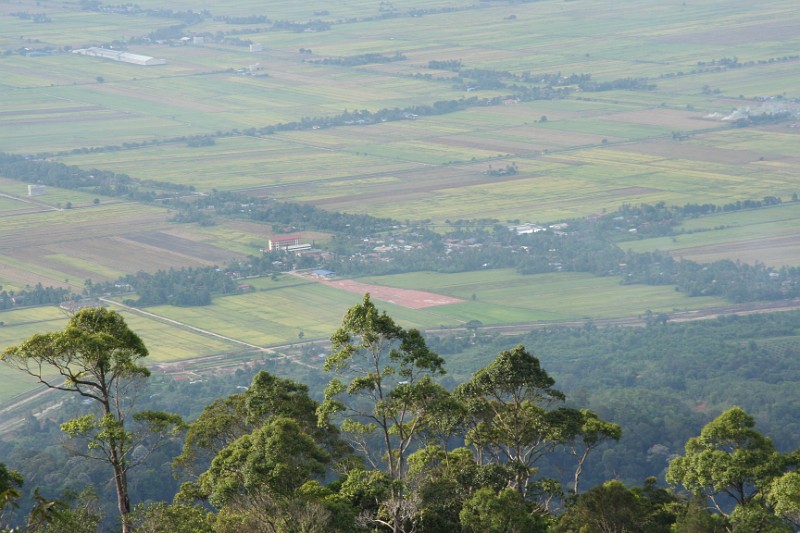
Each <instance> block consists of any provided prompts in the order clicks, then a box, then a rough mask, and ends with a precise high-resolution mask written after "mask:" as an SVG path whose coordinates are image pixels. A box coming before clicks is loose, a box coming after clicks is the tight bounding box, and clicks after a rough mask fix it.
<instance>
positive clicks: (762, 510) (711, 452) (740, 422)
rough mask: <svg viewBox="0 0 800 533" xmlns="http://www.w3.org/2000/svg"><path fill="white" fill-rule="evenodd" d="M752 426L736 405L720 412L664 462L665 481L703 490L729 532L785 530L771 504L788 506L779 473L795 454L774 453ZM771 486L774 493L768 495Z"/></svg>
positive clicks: (793, 464) (791, 463) (790, 465)
mask: <svg viewBox="0 0 800 533" xmlns="http://www.w3.org/2000/svg"><path fill="white" fill-rule="evenodd" d="M754 426H755V420H754V419H753V417H752V416H750V415H748V414H747V413H746V412H745V411H744V410H743V409H741V408H740V407H733V408H731V409H729V410H728V411H726V412H724V413H722V414H721V415H720V416H719V417H717V418H716V419H715V420H713V421H712V422H710V423H708V424H707V425H706V426H705V427H704V428H703V430H702V431H701V432H700V436H698V437H693V438H691V439H689V441H688V442H687V443H686V452H685V455H683V456H681V457H677V458H675V459H673V460H672V462H671V463H670V466H669V471H668V472H667V480H668V481H669V482H670V483H676V484H677V483H680V484H681V485H683V486H684V487H686V488H687V489H688V490H690V491H692V492H698V493H704V494H705V495H706V496H707V497H708V499H709V500H710V501H711V503H712V505H713V506H714V508H715V509H716V510H717V512H719V513H720V514H721V515H723V516H725V517H727V518H728V519H729V520H730V523H731V524H732V525H733V530H734V531H742V532H743V531H776V532H777V531H790V530H791V529H790V528H789V526H788V525H787V523H786V522H785V521H784V520H782V519H781V516H779V515H778V514H776V510H775V509H773V507H772V504H773V503H778V504H781V509H782V510H791V505H792V504H791V497H790V498H788V500H787V499H785V496H787V491H786V489H790V490H789V492H791V487H792V485H793V483H792V478H791V477H789V478H787V477H785V474H786V473H787V472H786V471H787V469H790V468H796V467H797V465H798V463H797V457H795V455H796V454H782V453H779V452H777V451H776V450H775V447H774V445H773V444H772V441H771V440H770V439H769V438H767V437H765V436H763V435H762V434H761V433H760V432H758V431H757V430H755V429H754ZM786 480H788V481H789V483H788V484H784V482H785V481H786ZM772 489H778V491H779V492H778V493H777V494H775V495H773V494H771V492H770V491H771V490H772ZM726 498H730V499H731V500H732V501H733V503H734V504H735V507H734V509H733V511H732V512H728V510H727V509H728V508H727V507H726V503H727V502H726ZM784 503H786V504H788V507H784V506H783V504H784ZM787 518H791V516H787ZM761 528H764V529H761Z"/></svg>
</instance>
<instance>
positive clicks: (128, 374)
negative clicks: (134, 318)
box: [2, 307, 182, 533]
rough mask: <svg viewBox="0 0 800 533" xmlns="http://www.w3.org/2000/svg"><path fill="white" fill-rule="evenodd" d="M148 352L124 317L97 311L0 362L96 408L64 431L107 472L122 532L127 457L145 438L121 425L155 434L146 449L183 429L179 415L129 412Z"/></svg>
mask: <svg viewBox="0 0 800 533" xmlns="http://www.w3.org/2000/svg"><path fill="white" fill-rule="evenodd" d="M147 353H148V352H147V348H145V345H144V343H143V342H142V340H141V339H140V338H139V336H138V335H136V333H134V332H133V331H132V330H131V329H129V328H128V326H127V324H125V320H124V319H123V317H122V315H120V314H119V313H116V312H115V311H109V310H107V309H105V308H102V307H97V308H87V309H82V310H81V311H79V312H78V313H76V314H74V315H73V316H72V317H71V318H70V320H69V322H68V323H67V326H66V327H65V328H64V329H63V330H62V331H57V332H52V333H44V334H36V335H34V336H32V337H31V338H30V339H28V340H26V341H25V342H23V343H22V344H20V345H18V346H12V347H10V348H7V349H6V350H5V352H3V355H2V360H3V361H5V362H7V363H9V364H11V365H12V366H14V367H16V368H18V369H20V370H22V371H24V372H26V373H28V374H30V375H31V376H33V377H35V378H36V379H37V380H38V381H39V382H40V383H42V384H44V385H45V386H47V387H49V388H51V389H57V390H61V391H66V392H70V393H75V394H78V395H80V396H83V397H84V398H87V399H89V400H92V401H94V402H95V403H96V405H97V406H99V408H100V413H99V415H100V416H97V415H95V414H88V415H86V416H83V417H79V418H77V419H74V420H70V421H68V422H66V423H65V424H63V425H62V430H64V431H65V432H66V433H68V434H69V435H70V436H73V437H85V438H86V439H87V440H88V441H89V442H88V452H87V453H86V455H87V456H90V457H93V458H97V459H101V460H103V461H106V462H108V464H109V465H110V466H111V468H112V470H113V472H114V485H115V488H116V493H117V508H118V509H119V513H120V517H121V519H122V531H123V533H128V532H130V531H131V526H130V523H129V520H128V514H129V513H130V511H131V501H130V496H129V494H128V471H129V470H130V468H131V467H133V466H135V464H137V462H133V461H132V460H131V459H130V452H131V451H132V450H133V449H134V448H135V447H136V446H137V445H138V444H140V442H141V441H140V440H139V437H141V438H144V437H143V435H144V433H143V434H138V435H137V434H134V433H133V432H131V431H130V430H129V429H128V428H127V427H126V424H127V423H128V422H129V418H132V419H133V421H134V422H136V423H141V424H142V425H143V426H145V428H146V430H147V434H148V436H153V435H155V440H151V441H149V442H147V444H149V449H150V450H152V449H154V447H155V445H156V444H157V442H158V441H159V440H160V439H161V438H163V437H165V436H167V435H168V434H170V433H171V432H172V431H173V430H175V429H176V428H179V427H180V426H181V425H182V422H181V420H180V418H179V417H177V416H176V415H169V414H167V413H160V412H151V411H148V412H142V413H135V414H134V413H133V412H132V409H133V405H134V402H133V398H135V395H136V394H135V393H136V386H137V385H139V384H141V382H142V380H143V379H144V378H147V377H148V376H149V375H150V371H149V370H148V369H147V368H145V367H144V366H143V365H142V364H141V359H143V358H144V357H146V356H147ZM53 376H55V377H53Z"/></svg>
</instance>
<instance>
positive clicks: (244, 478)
mask: <svg viewBox="0 0 800 533" xmlns="http://www.w3.org/2000/svg"><path fill="white" fill-rule="evenodd" d="M317 406H318V405H317V402H315V401H314V400H313V399H311V397H310V396H309V395H308V387H306V386H305V385H303V384H301V383H297V382H294V381H291V380H288V379H282V378H279V377H276V376H273V375H272V374H269V373H267V372H259V373H258V374H256V376H255V377H254V378H253V381H252V383H251V385H250V387H248V389H247V390H246V391H245V392H243V393H240V394H234V395H232V396H230V397H228V398H226V399H224V400H219V401H216V402H214V403H213V404H212V405H210V406H208V407H207V408H206V409H205V410H204V411H203V413H202V414H201V415H200V417H199V418H198V419H197V420H196V421H195V422H194V423H193V424H192V426H191V428H190V430H189V432H188V433H187V438H186V443H185V445H184V448H183V453H182V454H181V456H180V457H179V458H178V460H177V461H176V465H177V466H182V467H187V468H186V470H187V471H188V472H189V473H192V472H193V471H194V470H195V469H198V467H200V468H203V469H204V470H205V471H204V472H203V473H201V474H200V475H199V477H198V478H197V481H196V482H190V483H185V484H184V485H183V487H182V488H181V491H180V493H179V494H178V497H177V499H178V501H180V502H187V501H192V500H200V501H202V502H203V503H210V504H211V505H213V506H214V507H215V508H216V509H217V510H218V513H217V516H216V519H215V527H216V528H217V530H218V531H229V530H243V529H249V530H254V531H265V532H286V531H318V530H319V531H328V530H332V529H336V530H342V531H344V530H346V529H347V528H346V527H345V526H342V522H345V521H346V516H345V515H347V509H345V510H344V511H343V512H340V511H342V510H341V509H339V508H337V505H336V503H337V502H338V501H339V500H337V501H336V502H333V501H332V500H336V498H335V497H333V496H332V494H333V493H332V492H331V491H329V490H327V488H326V487H323V486H321V485H320V484H319V481H320V480H322V479H324V478H326V477H327V476H329V475H330V474H331V466H332V465H334V464H335V463H336V462H337V461H339V460H340V459H343V458H344V457H346V456H347V455H348V454H349V452H350V448H349V446H347V445H346V443H344V442H342V441H341V439H340V438H339V435H338V431H337V430H336V429H335V428H332V427H331V428H320V427H318V425H317V415H316V409H317ZM350 514H352V516H353V519H354V516H355V513H354V512H351V513H350ZM351 521H352V520H351ZM334 524H336V525H334ZM237 528H239V529H237ZM303 528H305V529H303Z"/></svg>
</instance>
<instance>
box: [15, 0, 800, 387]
mask: <svg viewBox="0 0 800 533" xmlns="http://www.w3.org/2000/svg"><path fill="white" fill-rule="evenodd" d="M136 5H137V6H139V8H141V9H142V10H146V9H150V8H156V7H161V4H160V3H159V2H158V1H156V0H144V2H138V3H137V4H136ZM84 7H85V6H83V4H82V3H78V2H62V3H57V2H52V1H50V0H42V1H35V0H19V1H17V2H14V3H0V17H2V18H1V20H3V24H2V25H0V53H1V54H3V55H2V57H3V61H2V62H0V151H4V152H12V153H18V154H26V155H31V156H36V157H47V158H49V159H50V160H52V161H58V162H63V163H66V164H69V165H78V166H80V167H82V168H86V169H90V168H98V169H103V170H110V171H114V172H121V173H126V174H128V175H130V176H131V177H133V178H136V179H139V180H156V181H160V182H169V183H174V184H180V185H192V186H194V187H195V188H196V189H197V191H198V192H199V193H207V192H210V191H212V190H215V189H216V190H221V191H239V192H242V193H247V194H253V195H258V196H268V197H271V198H276V199H281V200H290V201H296V202H308V203H312V204H314V205H316V206H318V207H321V208H324V209H329V210H340V211H345V212H351V213H367V214H370V215H375V216H385V217H393V218H395V219H397V220H401V221H405V220H430V221H431V222H433V223H434V224H436V223H442V222H443V221H446V220H458V219H464V220H468V219H477V218H488V219H497V220H500V221H506V220H513V219H519V220H521V221H531V222H541V223H545V222H554V221H558V220H562V219H566V218H573V217H585V216H590V215H597V214H600V213H604V212H613V211H614V210H616V209H617V208H618V207H619V206H620V205H621V204H623V203H627V204H639V203H651V204H655V203H658V202H664V203H666V204H676V205H683V204H686V203H714V204H717V205H724V204H727V203H731V202H736V201H738V200H742V201H743V200H760V199H762V198H764V197H766V196H776V197H779V198H781V199H782V200H783V202H784V204H783V205H782V206H780V207H778V208H771V209H759V210H751V211H741V212H735V213H725V214H720V215H716V216H713V217H704V218H701V219H695V220H690V221H687V222H685V223H684V225H683V229H684V230H685V233H683V234H681V235H678V236H677V237H674V238H662V239H642V240H634V241H626V242H625V243H623V245H622V246H623V248H630V249H632V250H635V251H652V250H664V251H669V252H670V253H672V254H673V255H675V256H676V257H684V258H688V259H694V260H698V261H713V260H717V259H723V258H731V259H738V260H742V261H746V262H755V261H761V262H764V263H767V264H769V265H774V266H797V265H798V264H800V244H799V243H800V230H797V229H796V228H798V227H800V206H798V204H797V203H796V202H789V199H790V198H791V197H792V195H793V194H794V193H798V192H800V185H798V178H797V169H798V168H800V128H798V127H796V126H797V124H798V123H800V122H793V121H785V122H781V123H778V124H773V125H762V126H753V127H747V128H737V127H734V126H733V125H732V123H731V121H730V120H723V118H724V117H725V116H726V115H730V114H731V113H732V112H733V111H734V110H737V109H744V108H749V109H750V110H753V111H754V112H756V113H760V112H766V113H770V112H781V111H783V110H787V109H788V110H790V111H792V112H797V111H798V109H797V108H798V107H800V104H797V102H796V101H795V100H797V99H798V98H800V92H798V87H800V69H798V65H800V58H798V57H797V50H798V49H800V33H798V32H797V31H796V28H797V27H798V26H800V11H798V10H797V6H796V2H795V0H773V1H771V2H768V3H766V4H764V3H762V4H759V5H754V4H753V3H752V2H746V1H743V0H720V1H719V2H714V3H702V2H701V3H694V4H693V3H684V4H681V5H679V4H675V5H671V4H664V3H663V2H658V1H656V0H631V1H629V2H625V3H620V2H614V1H612V0H597V1H594V2H591V3H589V4H587V3H585V2H563V1H560V0H541V1H538V2H523V3H515V2H510V3H497V2H477V3H460V2H457V1H455V0H432V1H422V0H401V1H398V2H392V3H391V4H389V3H385V2H381V3H374V2H367V1H366V0H354V1H352V2H347V3H337V4H331V3H330V2H323V1H322V0H310V1H309V2H301V3H298V2H288V1H284V0H279V1H277V2H271V3H270V4H269V6H267V7H265V6H264V5H263V3H259V2H255V1H253V0H245V1H244V2H231V1H229V0H215V1H214V2H212V3H211V4H208V5H203V7H202V9H207V10H208V11H209V13H211V16H206V17H205V18H204V19H203V20H201V21H197V22H193V23H191V24H189V25H188V26H186V27H185V28H184V29H183V32H184V33H182V34H180V35H183V34H186V35H193V36H194V35H205V36H206V40H205V41H204V42H203V43H194V42H190V44H186V43H182V42H181V41H178V40H174V39H173V40H172V41H170V38H168V37H167V38H163V39H162V38H156V37H152V38H151V37H149V35H151V32H159V31H161V30H166V29H168V28H170V27H173V26H175V25H178V24H180V23H182V22H181V20H180V19H176V18H169V17H165V16H162V15H158V14H154V13H145V12H144V11H141V12H125V13H121V12H98V11H91V10H90V9H84ZM106 7H108V6H106ZM169 7H170V9H172V10H173V11H175V12H178V11H190V12H192V11H197V10H198V9H201V8H199V7H198V6H197V5H195V4H194V3H192V2H188V1H186V0H177V1H176V2H172V3H171V4H170V6H169ZM131 9H134V8H133V7H131ZM137 9H138V8H137ZM388 9H393V10H395V11H394V13H392V14H391V16H388V12H387V11H386V10H388ZM110 10H111V11H113V9H111V8H110ZM265 11H266V13H265ZM21 13H22V14H25V13H27V14H40V15H44V16H46V17H47V19H48V21H45V22H41V23H36V22H34V21H33V20H32V19H30V18H25V17H24V16H21V15H20V14H21ZM253 15H266V16H268V17H269V19H270V20H273V21H278V20H280V21H290V22H294V23H298V24H304V23H306V22H308V21H309V20H312V19H320V20H322V21H323V22H325V23H328V24H329V26H328V27H327V28H325V29H322V30H320V31H290V30H286V29H280V28H276V27H272V26H271V24H270V23H266V22H255V23H247V24H227V23H226V22H225V21H224V17H247V16H253ZM301 29H302V28H301ZM223 34H224V35H225V37H226V38H227V40H224V41H223V40H216V38H215V37H213V36H216V35H223ZM153 35H155V34H153ZM115 41H116V42H115ZM190 41H191V39H190ZM248 41H251V42H253V43H257V44H261V45H262V46H263V50H262V51H260V52H256V51H254V52H250V51H249V48H248V46H247V44H248ZM120 43H123V44H125V45H126V46H127V48H128V50H129V51H131V52H134V53H138V54H146V55H149V56H153V57H156V58H163V59H165V60H166V62H167V63H166V64H165V65H161V66H154V67H143V66H138V65H132V64H124V63H118V62H113V61H108V60H101V59H96V58H92V57H87V56H81V55H77V54H72V53H70V51H71V50H72V49H75V48H79V47H83V46H88V45H91V46H102V45H105V46H111V45H114V46H116V47H118V46H119V45H120ZM301 50H302V51H301ZM31 52H32V53H31ZM395 53H401V54H403V55H404V56H405V59H403V60H401V61H392V62H387V63H368V64H362V65H357V66H344V65H339V64H335V63H336V61H341V60H342V58H345V59H347V58H352V57H353V56H357V55H359V54H382V55H385V56H393V55H394V54H395ZM734 58H735V65H733V67H730V68H729V67H728V66H726V65H729V64H730V61H732V60H733V59H734ZM326 59H327V60H333V64H322V62H323V61H324V60H326ZM454 60H459V61H461V62H462V71H467V70H469V69H484V70H486V71H494V72H498V71H507V73H503V72H501V73H500V74H498V76H497V80H496V81H499V84H500V85H497V84H495V85H492V84H491V83H489V84H487V85H485V86H484V85H480V83H479V82H478V81H475V80H476V79H477V78H475V79H473V78H465V80H470V81H465V82H464V83H465V84H466V85H470V84H475V86H471V87H467V86H466V85H460V86H456V85H455V84H454V79H452V78H454V76H456V74H455V73H454V72H451V71H446V70H436V69H432V68H429V67H430V66H431V65H430V62H431V61H454ZM329 63H330V61H329ZM256 65H258V67H256ZM251 66H252V67H253V69H254V70H253V74H256V75H250V71H249V68H250V67H251ZM550 73H561V74H562V75H564V76H569V75H571V74H581V75H583V74H588V75H590V76H591V79H592V80H594V81H596V82H601V83H602V82H612V81H614V80H623V79H646V83H647V84H649V85H651V86H653V87H649V88H646V89H642V88H640V89H633V90H628V89H624V88H615V89H613V90H602V91H592V90H589V89H587V90H577V89H578V88H577V86H574V85H571V86H570V89H571V91H572V92H571V93H570V94H569V95H566V96H565V97H563V98H558V99H543V100H525V99H524V98H523V99H522V100H519V101H518V100H517V99H516V98H509V97H510V96H512V95H514V94H516V93H517V91H518V89H517V88H516V87H517V86H518V85H519V84H523V85H524V84H526V83H527V84H528V85H537V83H538V82H536V81H535V80H537V79H538V77H542V76H544V75H547V74H550ZM537 74H538V75H540V76H537ZM476 76H477V75H476ZM514 76H518V77H524V76H526V77H527V78H526V79H528V80H529V81H526V82H521V81H520V78H515V77H514ZM531 80H533V81H531ZM472 97H475V98H477V99H479V100H477V101H476V102H473V105H471V106H470V107H467V108H466V109H463V110H460V111H458V112H451V113H445V114H436V115H425V114H421V115H420V116H411V115H409V116H408V117H406V118H409V120H397V121H387V122H384V123H377V124H359V123H358V122H353V123H350V124H347V125H341V126H339V127H333V128H327V127H324V126H323V127H321V126H320V124H324V123H323V121H322V120H319V117H333V116H338V115H340V114H342V113H343V112H345V111H351V112H352V111H356V110H369V111H371V112H375V111H378V110H381V109H394V108H397V109H409V110H413V109H414V108H415V106H431V105H433V104H434V103H435V102H442V101H458V100H461V99H465V100H466V99H470V98H472ZM494 98H498V102H499V103H498V102H494V101H492V102H489V99H494ZM489 103H491V104H492V105H488V104H489ZM414 114H416V113H412V115H414ZM411 118H413V119H414V120H410V119H411ZM301 121H302V122H304V124H305V126H304V128H303V129H295V130H287V131H280V132H278V133H275V134H272V135H260V136H259V135H253V134H252V131H249V132H248V131H247V130H248V129H249V128H261V127H264V126H275V125H278V124H281V123H289V122H301ZM312 125H313V126H316V127H312ZM195 135H211V136H214V137H215V144H213V145H212V146H204V147H197V148H192V147H189V146H188V145H187V143H186V142H185V141H181V140H176V138H178V137H186V136H195ZM139 143H142V144H141V145H139ZM511 164H513V165H516V168H517V169H518V173H516V174H515V175H507V176H490V175H489V171H490V170H493V169H499V168H504V167H506V165H511ZM29 179H30V181H32V182H33V181H35V179H36V177H35V176H31V177H29ZM173 214H174V213H173V212H172V211H170V209H169V206H162V205H143V204H138V203H134V202H129V201H125V200H122V199H120V198H107V197H103V196H98V195H96V194H94V193H93V192H92V191H90V190H86V191H73V190H65V189H59V188H57V187H48V189H47V194H45V195H43V196H37V197H28V196H27V183H21V182H16V181H13V180H10V179H7V178H5V177H3V176H0V280H2V282H3V285H4V286H5V288H6V289H7V290H20V289H23V288H25V287H26V286H30V285H35V284H36V283H43V284H44V285H55V286H66V287H70V288H72V289H73V290H74V291H75V292H80V290H82V288H83V286H84V282H85V280H86V279H92V280H94V281H110V280H114V279H116V278H117V277H119V276H120V275H123V274H132V273H136V272H138V271H145V272H153V271H155V270H158V269H168V268H180V267H194V266H210V265H219V264H224V263H227V262H229V261H231V260H233V259H240V258H243V257H245V256H246V255H249V254H257V253H258V250H259V249H260V248H262V247H263V246H264V245H265V244H266V241H267V239H269V238H270V236H271V235H272V232H273V231H274V229H273V228H272V226H271V225H262V224H256V223H252V222H245V221H238V220H232V219H223V218H221V217H217V219H218V220H217V225H215V226H210V227H200V226H197V225H193V224H192V225H189V224H182V225H179V224H175V223H172V222H170V219H171V218H172V216H173ZM304 237H305V238H306V239H309V240H313V241H315V242H317V243H324V242H326V241H327V240H329V239H330V235H329V234H326V233H325V232H311V231H308V232H304ZM369 281H370V282H372V283H376V284H382V285H389V286H398V287H408V288H414V289H425V290H429V291H433V292H439V293H442V294H447V295H451V296H455V297H458V298H462V299H464V300H465V302H464V303H460V304H455V305H448V306H441V307H434V308H428V309H424V310H418V311H415V310H411V309H407V308H403V307H399V306H395V305H391V304H386V306H385V308H386V310H387V311H388V312H389V313H390V314H392V316H395V317H396V318H398V320H400V321H401V322H402V323H404V324H406V325H410V326H416V327H422V328H428V327H438V326H440V325H458V324H463V323H465V322H467V321H469V320H480V321H481V322H483V323H484V324H502V323H509V322H530V321H551V320H552V321H564V320H585V319H587V318H608V317H620V316H631V315H639V314H641V313H642V312H644V311H645V310H646V309H651V310H653V311H659V312H660V311H666V312H669V311H672V310H675V309H679V310H683V309H695V308H700V307H706V306H714V305H719V304H720V302H719V301H717V300H714V299H697V298H692V299H689V298H686V297H684V296H683V295H682V294H680V293H677V292H675V291H674V290H673V289H672V288H671V287H639V286H620V285H619V284H618V280H616V279H613V278H594V277H591V276H585V275H577V274H566V273H559V274H553V275H548V276H519V275H517V274H515V273H513V272H511V271H491V272H486V271H481V272H474V273H465V274H457V275H456V274H453V275H443V274H426V273H423V274H414V275H403V276H389V277H382V278H374V279H370V280H369ZM252 284H253V286H254V287H255V288H256V292H254V293H251V294H244V295H238V296H230V297H225V298H217V299H216V300H215V302H214V304H213V305H212V306H209V307H204V308H171V307H159V308H154V309H149V310H148V311H152V312H153V313H155V314H157V315H160V316H163V317H165V318H166V319H169V320H174V321H177V322H182V323H185V324H186V325H187V326H190V327H176V326H175V324H174V323H170V322H165V321H163V320H158V319H156V318H153V317H148V316H146V315H142V314H139V313H136V312H133V311H128V310H125V311H124V312H125V316H126V318H127V319H128V320H129V321H130V322H131V324H132V325H133V326H134V329H136V330H137V331H140V332H141V334H142V336H143V337H144V338H145V340H146V342H147V343H148V345H150V346H151V351H152V358H153V360H154V361H174V360H179V359H185V358H190V357H193V356H202V355H215V354H217V355H218V354H228V353H234V352H237V351H240V350H242V349H244V348H245V345H244V344H241V343H245V344H252V345H256V346H275V345H280V344H285V343H289V342H292V341H296V340H297V339H298V336H299V334H300V333H301V332H302V333H303V335H304V338H307V339H308V338H324V337H327V336H328V335H329V334H330V333H331V331H332V330H333V329H334V328H335V327H336V325H337V324H338V323H339V321H340V319H341V315H342V313H343V312H344V310H345V309H347V307H349V306H350V305H352V304H353V303H355V302H356V301H358V296H357V295H354V294H351V293H344V292H341V291H338V290H336V289H332V288H330V287H326V286H323V285H318V284H313V283H309V282H299V281H298V280H295V279H282V280H281V281H279V282H273V281H271V280H269V279H263V280H255V281H253V282H252ZM473 295H474V299H473ZM16 313H19V314H16ZM37 316H40V317H50V318H37ZM0 317H1V318H0V321H3V322H5V323H6V325H5V326H2V327H0V347H2V346H6V345H8V344H13V343H14V342H18V341H19V340H21V339H24V338H25V337H27V336H29V335H30V334H32V333H33V332H35V331H39V330H40V328H49V327H51V326H52V327H59V326H60V325H61V324H63V320H64V317H63V316H62V315H61V314H60V312H58V311H49V310H48V311H45V310H24V311H23V310H21V311H14V312H11V313H0ZM220 317H222V318H220ZM170 324H171V325H170ZM191 328H199V329H204V330H208V331H210V332H212V333H215V334H218V335H222V336H226V337H230V338H232V339H234V340H235V341H240V342H239V343H237V342H232V341H228V340H224V339H222V338H220V337H214V336H213V335H209V334H206V333H202V332H200V331H198V330H197V329H191ZM4 375H5V374H3V373H0V376H4ZM0 380H5V378H3V377H0ZM20 383H22V382H18V381H14V380H13V379H12V380H5V381H0V387H3V389H2V390H3V391H8V394H13V393H15V392H18V391H19V390H21V389H24V388H25V386H23V385H20Z"/></svg>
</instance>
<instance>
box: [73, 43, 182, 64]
mask: <svg viewBox="0 0 800 533" xmlns="http://www.w3.org/2000/svg"><path fill="white" fill-rule="evenodd" d="M72 53H73V54H80V55H83V56H90V57H100V58H102V59H110V60H112V61H121V62H122V63H131V64H132V65H142V66H145V67H152V66H155V65H166V64H167V61H166V59H157V58H155V57H150V56H143V55H140V54H132V53H130V52H121V51H119V50H109V49H107V48H99V47H97V46H92V47H90V48H80V49H78V50H73V51H72Z"/></svg>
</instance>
